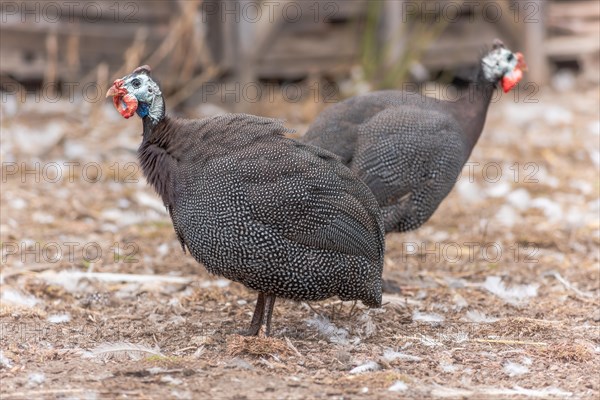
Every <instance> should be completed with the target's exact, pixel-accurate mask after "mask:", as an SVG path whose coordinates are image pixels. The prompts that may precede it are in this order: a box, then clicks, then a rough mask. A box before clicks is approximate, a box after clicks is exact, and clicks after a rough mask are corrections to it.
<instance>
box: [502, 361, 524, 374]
mask: <svg viewBox="0 0 600 400" xmlns="http://www.w3.org/2000/svg"><path fill="white" fill-rule="evenodd" d="M502 369H503V370H504V373H505V374H506V375H508V376H510V377H513V376H519V375H523V374H526V373H528V372H529V368H527V367H526V366H525V365H521V364H518V363H514V362H512V361H507V362H506V363H505V364H504V365H503V366H502Z"/></svg>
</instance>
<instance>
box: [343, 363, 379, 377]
mask: <svg viewBox="0 0 600 400" xmlns="http://www.w3.org/2000/svg"><path fill="white" fill-rule="evenodd" d="M380 369H381V366H380V365H379V364H377V363H376V362H375V361H367V362H366V363H364V364H361V365H359V366H358V367H355V368H352V369H351V370H350V373H351V374H363V373H365V372H373V371H379V370H380Z"/></svg>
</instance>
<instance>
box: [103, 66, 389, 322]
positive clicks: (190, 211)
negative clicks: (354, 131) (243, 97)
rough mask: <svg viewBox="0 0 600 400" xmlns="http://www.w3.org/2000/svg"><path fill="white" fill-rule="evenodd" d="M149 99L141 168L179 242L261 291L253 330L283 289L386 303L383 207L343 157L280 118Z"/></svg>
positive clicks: (286, 293)
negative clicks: (184, 114) (302, 138)
mask: <svg viewBox="0 0 600 400" xmlns="http://www.w3.org/2000/svg"><path fill="white" fill-rule="evenodd" d="M145 75H146V77H145V79H146V80H149V79H150V78H149V76H147V75H148V73H145ZM134 76H135V74H134ZM131 79H132V78H131V76H128V77H125V78H123V82H124V83H123V84H122V85H123V87H126V86H127V82H129V81H131ZM113 92H116V89H115V91H113ZM113 92H109V93H113ZM115 95H118V94H115ZM122 95H123V96H124V92H123V93H122ZM152 101H157V102H158V103H160V104H161V106H160V107H158V106H155V105H154V106H153V104H149V105H148V109H149V110H153V109H154V110H157V109H161V110H162V114H161V113H159V114H158V115H157V114H156V113H152V112H149V113H145V114H146V116H145V117H144V118H143V122H144V133H143V141H142V144H141V146H140V148H139V160H140V164H141V166H142V170H143V172H144V175H145V176H146V177H147V179H148V182H149V183H150V184H151V185H152V186H153V187H154V188H155V189H156V191H157V192H158V193H159V194H160V195H161V197H162V199H163V201H164V203H165V205H166V207H167V208H168V210H169V213H170V215H171V218H172V221H173V225H174V228H175V232H176V234H177V236H178V238H179V240H180V242H181V244H182V246H184V248H187V250H189V252H190V253H191V255H192V256H193V257H194V258H195V259H196V260H197V261H199V262H201V263H202V264H203V265H204V266H205V267H206V269H207V270H208V271H209V272H210V273H212V274H215V275H219V276H223V277H226V278H228V279H231V280H234V281H237V282H240V283H242V284H244V285H246V286H247V287H249V288H250V289H253V290H256V291H258V292H259V293H260V294H259V299H258V302H257V307H256V310H255V314H254V317H253V319H252V326H251V330H250V333H251V334H257V333H258V329H259V328H260V325H261V323H262V322H263V321H264V319H265V318H266V322H267V334H268V329H269V322H270V315H271V311H272V307H273V302H274V299H275V297H282V298H287V299H292V300H298V301H300V300H305V301H313V300H323V299H326V298H329V297H332V296H339V297H340V298H341V299H342V300H361V301H362V302H363V303H364V304H365V305H367V306H370V307H379V306H380V305H381V274H382V268H383V252H384V238H383V235H384V231H383V221H382V218H381V213H380V210H379V207H378V205H377V201H376V200H375V198H374V197H373V195H372V193H371V192H370V190H369V189H368V188H367V186H366V185H364V184H363V183H362V182H361V181H360V180H359V179H358V178H357V177H356V176H355V175H354V174H353V173H352V172H351V171H350V170H349V169H348V168H347V167H345V166H344V165H343V164H342V163H341V162H340V161H339V159H338V158H337V157H336V156H335V155H333V154H331V153H329V152H327V151H325V150H323V149H320V148H317V147H313V146H309V145H306V144H302V143H299V142H297V141H294V140H292V139H289V138H286V137H284V133H285V132H286V128H285V127H284V125H283V123H282V122H281V121H278V120H274V119H268V118H261V117H257V116H251V115H245V114H228V115H223V116H217V117H212V118H206V119H202V120H181V119H173V118H170V117H169V116H167V115H164V103H163V101H162V98H161V99H157V100H152ZM151 115H153V117H152V118H151V117H150V116H151Z"/></svg>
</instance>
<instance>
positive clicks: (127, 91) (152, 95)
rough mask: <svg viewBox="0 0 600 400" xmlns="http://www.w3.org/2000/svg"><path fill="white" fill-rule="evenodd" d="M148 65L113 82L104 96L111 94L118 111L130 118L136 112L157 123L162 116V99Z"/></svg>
mask: <svg viewBox="0 0 600 400" xmlns="http://www.w3.org/2000/svg"><path fill="white" fill-rule="evenodd" d="M150 71H151V70H150V67H149V66H147V65H144V66H141V67H138V68H136V69H135V70H133V72H132V73H131V74H129V75H126V76H124V77H123V78H119V79H117V80H115V81H114V82H113V85H112V86H111V87H110V89H108V92H107V93H106V97H109V96H112V98H113V104H114V105H115V107H116V109H117V110H118V111H119V113H120V114H121V115H122V116H123V117H125V118H130V117H131V116H133V114H134V113H137V115H139V116H140V117H141V118H144V117H148V118H150V119H151V120H152V121H153V122H154V123H157V122H158V121H160V120H161V119H162V118H163V117H164V113H165V109H164V101H163V98H162V93H161V91H160V88H159V87H158V84H157V83H156V82H154V81H153V80H152V78H150Z"/></svg>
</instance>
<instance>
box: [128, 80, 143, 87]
mask: <svg viewBox="0 0 600 400" xmlns="http://www.w3.org/2000/svg"><path fill="white" fill-rule="evenodd" d="M131 85H132V86H133V87H134V88H135V89H138V88H139V87H140V86H142V82H140V80H139V79H134V80H132V81H131Z"/></svg>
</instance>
